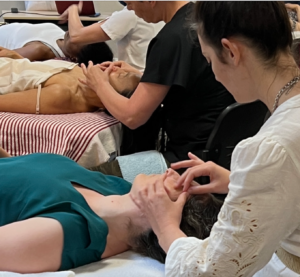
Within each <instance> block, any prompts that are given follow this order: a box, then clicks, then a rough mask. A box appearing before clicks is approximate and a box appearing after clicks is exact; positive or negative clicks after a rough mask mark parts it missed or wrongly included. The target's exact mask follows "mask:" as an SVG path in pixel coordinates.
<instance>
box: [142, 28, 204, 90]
mask: <svg viewBox="0 0 300 277" xmlns="http://www.w3.org/2000/svg"><path fill="white" fill-rule="evenodd" d="M181 28H182V27H181ZM163 31H164V32H161V33H160V34H159V35H158V36H157V37H156V38H154V39H153V40H152V41H151V43H150V45H149V49H148V53H147V59H146V68H145V72H144V74H143V77H142V79H141V82H148V83H155V84H160V85H167V86H172V85H178V86H181V87H183V88H186V87H187V83H188V80H189V76H190V69H191V67H192V66H191V63H192V61H191V56H192V53H193V50H192V49H193V47H195V43H197V42H195V41H194V40H193V39H192V35H191V34H190V33H189V31H188V29H182V30H181V32H180V31H178V29H177V31H174V30H170V28H168V30H163ZM166 31H167V32H166ZM198 50H199V51H201V50H200V47H199V49H198Z"/></svg>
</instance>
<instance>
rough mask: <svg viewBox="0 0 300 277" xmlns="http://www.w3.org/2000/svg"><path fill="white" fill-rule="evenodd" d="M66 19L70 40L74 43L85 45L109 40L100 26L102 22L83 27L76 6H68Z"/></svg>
mask: <svg viewBox="0 0 300 277" xmlns="http://www.w3.org/2000/svg"><path fill="white" fill-rule="evenodd" d="M68 20H69V21H68V29H69V35H70V41H71V42H72V43H74V44H82V45H85V44H90V43H96V42H104V41H107V40H110V37H109V36H108V35H107V34H106V33H105V32H104V31H103V30H102V28H101V24H102V22H101V23H94V24H92V25H90V26H87V27H84V26H83V25H82V23H81V20H80V17H79V14H78V9H77V7H76V6H71V7H70V10H69V19H68Z"/></svg>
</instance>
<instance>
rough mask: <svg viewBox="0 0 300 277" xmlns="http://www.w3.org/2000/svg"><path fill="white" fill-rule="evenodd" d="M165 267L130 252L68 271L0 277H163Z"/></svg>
mask: <svg viewBox="0 0 300 277" xmlns="http://www.w3.org/2000/svg"><path fill="white" fill-rule="evenodd" d="M164 268H165V266H164V265H163V264H161V263H160V262H158V261H156V260H153V259H151V258H148V257H144V256H141V255H139V254H136V253H134V252H132V251H126V252H124V253H122V254H119V255H116V256H113V257H110V258H107V259H104V260H102V261H99V262H96V263H91V264H88V265H84V266H81V267H78V268H75V269H73V270H70V271H59V272H45V273H36V274H18V273H13V272H4V271H0V277H74V276H76V277H118V276H121V277H163V276H164Z"/></svg>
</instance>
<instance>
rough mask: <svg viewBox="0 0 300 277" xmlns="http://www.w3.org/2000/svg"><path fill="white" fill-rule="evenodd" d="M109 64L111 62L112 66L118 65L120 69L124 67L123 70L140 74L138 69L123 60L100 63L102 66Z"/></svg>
mask: <svg viewBox="0 0 300 277" xmlns="http://www.w3.org/2000/svg"><path fill="white" fill-rule="evenodd" d="M111 64H113V65H114V66H117V67H120V68H121V69H124V70H125V71H128V72H135V73H138V74H141V72H140V71H139V70H137V69H136V68H134V67H133V66H131V65H129V64H128V63H126V62H123V61H115V62H103V63H101V64H100V65H101V67H102V68H107V67H109V66H111Z"/></svg>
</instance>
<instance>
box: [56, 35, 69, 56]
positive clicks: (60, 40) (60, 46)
mask: <svg viewBox="0 0 300 277" xmlns="http://www.w3.org/2000/svg"><path fill="white" fill-rule="evenodd" d="M56 43H57V45H58V47H59V48H60V50H61V51H62V52H63V53H64V55H65V56H67V55H66V53H65V48H64V46H65V43H64V40H63V39H58V40H57V41H56Z"/></svg>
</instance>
